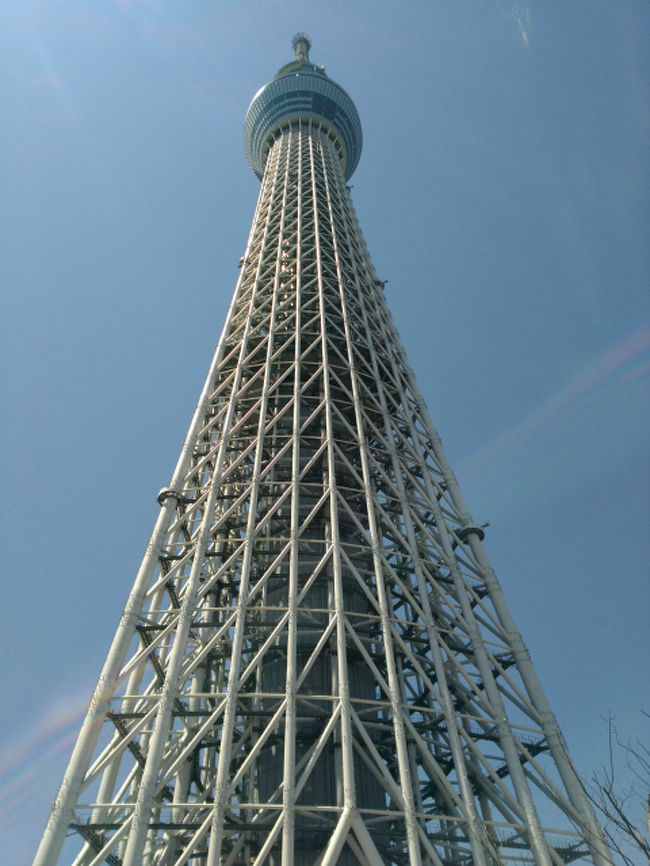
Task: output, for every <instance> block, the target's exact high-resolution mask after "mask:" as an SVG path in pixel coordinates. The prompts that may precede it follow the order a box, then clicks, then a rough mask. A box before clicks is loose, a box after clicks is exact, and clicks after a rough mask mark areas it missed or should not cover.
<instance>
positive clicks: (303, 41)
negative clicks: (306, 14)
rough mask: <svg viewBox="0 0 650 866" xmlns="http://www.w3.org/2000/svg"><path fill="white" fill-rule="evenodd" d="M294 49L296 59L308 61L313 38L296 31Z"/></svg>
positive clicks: (293, 40) (293, 42) (293, 41)
mask: <svg viewBox="0 0 650 866" xmlns="http://www.w3.org/2000/svg"><path fill="white" fill-rule="evenodd" d="M291 44H292V45H293V50H294V51H295V52H296V60H300V61H301V62H303V63H304V62H306V61H308V60H309V49H310V48H311V39H310V38H309V36H307V34H306V33H296V35H295V36H294V37H293V39H292V40H291Z"/></svg>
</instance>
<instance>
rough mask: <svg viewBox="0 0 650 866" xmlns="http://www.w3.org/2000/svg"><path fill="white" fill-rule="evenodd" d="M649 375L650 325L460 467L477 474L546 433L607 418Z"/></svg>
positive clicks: (551, 434)
mask: <svg viewBox="0 0 650 866" xmlns="http://www.w3.org/2000/svg"><path fill="white" fill-rule="evenodd" d="M649 377H650V327H645V328H643V329H641V330H638V331H635V332H634V333H632V334H629V335H627V336H626V337H625V338H623V339H621V340H620V341H619V342H618V343H616V344H615V345H614V346H612V347H611V348H610V349H608V350H607V351H605V352H604V353H603V355H601V356H600V357H599V358H597V359H596V360H594V361H593V362H592V363H591V364H590V365H589V366H588V367H587V368H586V369H584V370H583V371H582V372H581V373H579V374H578V375H577V376H576V377H575V378H574V379H573V380H572V381H571V382H569V383H568V384H567V385H565V386H564V387H563V388H561V389H560V390H559V391H558V392H557V393H556V394H554V395H553V396H552V397H550V398H549V399H548V400H546V401H545V402H544V403H543V404H542V405H540V406H538V407H537V408H536V409H534V410H533V411H532V412H531V413H530V414H529V415H528V416H527V417H525V418H524V419H522V421H521V422H520V423H519V424H517V425H515V426H514V427H513V428H511V429H510V430H505V431H504V432H503V433H502V434H501V435H500V436H498V437H497V438H496V439H495V440H493V441H492V442H490V443H488V444H487V445H486V446H485V447H484V448H481V449H479V450H478V451H476V452H475V453H474V454H472V455H470V456H469V457H467V458H465V459H464V460H461V463H460V467H459V468H460V470H461V471H462V473H463V475H464V476H465V477H470V476H475V475H477V474H478V473H479V472H480V471H481V469H482V468H483V467H485V466H486V465H488V464H490V463H492V462H494V461H495V460H496V459H497V458H498V457H499V456H500V455H502V454H503V453H504V452H506V451H509V450H513V449H515V448H516V447H530V446H531V444H532V443H533V442H534V440H535V437H537V436H539V435H540V434H542V433H543V434H544V435H545V436H546V437H547V438H550V437H555V436H559V435H563V434H566V432H567V431H568V430H569V429H572V428H576V427H579V426H584V425H585V424H586V423H587V422H588V423H590V424H591V425H593V424H595V423H601V422H603V421H606V420H607V419H608V418H610V417H611V416H612V415H613V414H614V413H615V410H616V409H617V408H620V407H624V406H626V405H630V404H631V403H633V402H636V400H637V395H638V390H639V386H640V384H641V383H642V380H644V378H645V379H647V378H649Z"/></svg>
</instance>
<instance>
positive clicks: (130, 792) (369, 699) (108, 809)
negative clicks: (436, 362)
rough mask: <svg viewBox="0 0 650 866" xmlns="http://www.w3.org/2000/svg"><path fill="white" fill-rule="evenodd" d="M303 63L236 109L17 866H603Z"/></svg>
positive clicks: (325, 91) (341, 135)
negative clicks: (25, 851)
mask: <svg viewBox="0 0 650 866" xmlns="http://www.w3.org/2000/svg"><path fill="white" fill-rule="evenodd" d="M309 47H310V46H309V40H308V39H307V37H306V36H304V35H302V34H299V35H298V36H296V37H295V38H294V48H295V51H296V59H295V61H293V62H291V63H289V64H287V65H286V66H284V67H282V69H280V71H279V72H278V74H277V75H276V76H275V78H274V79H273V80H272V81H271V82H270V83H269V84H267V85H266V86H265V87H263V88H262V89H261V90H260V91H259V92H258V94H257V95H256V96H255V98H254V99H253V102H252V103H251V106H250V108H249V109H248V114H247V116H246V122H245V132H244V140H245V148H246V152H247V156H248V159H249V161H250V163H251V166H252V168H253V170H254V171H255V173H256V174H257V175H258V177H259V178H260V179H261V182H262V185H261V191H260V196H259V200H258V204H257V209H256V212H255V216H254V219H253V225H252V229H251V233H250V237H249V241H248V245H247V247H246V251H245V255H244V257H243V259H242V262H241V271H240V276H239V280H238V282H237V286H236V289H235V294H234V298H233V301H232V305H231V307H230V311H229V313H228V317H227V320H226V324H225V327H224V330H223V334H222V336H221V339H220V341H219V344H218V347H217V350H216V354H215V357H214V360H213V362H212V365H211V368H210V370H209V373H208V377H207V381H206V384H205V387H204V389H203V392H202V394H201V396H200V399H199V402H198V406H197V409H196V412H195V414H194V417H193V419H192V422H191V426H190V429H189V433H188V435H187V438H186V440H185V443H184V445H183V448H182V451H181V455H180V458H179V461H178V464H177V466H176V469H175V471H174V474H173V477H172V480H171V483H170V486H169V487H168V488H165V489H164V490H162V491H161V493H160V495H159V497H158V501H159V503H160V506H161V510H160V514H159V517H158V520H157V523H156V525H155V528H154V531H153V535H152V537H151V540H150V543H149V545H148V547H147V551H146V554H145V557H144V560H143V562H142V565H141V568H140V571H139V572H138V575H137V577H136V580H135V584H134V587H133V590H132V592H131V595H130V597H129V600H128V602H127V604H126V607H125V609H124V612H123V615H122V618H121V621H120V624H119V626H118V629H117V633H116V635H115V639H114V641H113V645H112V646H111V649H110V651H109V654H108V658H107V660H106V663H105V666H104V669H103V671H102V673H101V676H100V679H99V683H98V686H97V689H96V691H95V694H94V696H93V698H92V701H91V704H90V708H89V710H88V715H87V718H86V720H85V722H84V725H83V728H82V730H81V733H80V735H79V739H78V741H77V745H76V747H75V749H74V752H73V755H72V758H71V761H70V765H69V767H68V771H67V773H66V775H65V778H64V781H63V784H62V786H61V789H60V792H59V795H58V797H57V800H56V802H55V804H54V807H53V810H52V814H51V817H50V820H49V822H48V825H47V828H46V831H45V834H44V837H43V841H42V843H41V847H40V848H39V852H38V854H37V856H36V860H35V864H37V866H54V864H55V863H59V862H63V861H62V860H61V859H60V858H61V857H62V856H66V857H67V856H69V855H67V854H63V855H62V853H61V852H62V847H63V845H64V840H65V837H66V835H70V834H72V836H73V837H74V838H76V839H77V840H78V845H77V846H76V849H75V852H74V854H73V855H72V856H71V858H70V859H66V860H65V862H66V863H68V862H74V864H75V866H96V864H102V863H109V864H121V866H141V864H146V866H154V864H164V866H172V864H176V866H181V864H186V863H187V864H201V866H203V864H207V866H244V864H247V866H250V864H254V866H314V864H318V866H334V864H339V866H366V864H368V866H398V864H409V866H441V864H477V866H491V864H502V863H516V862H517V863H535V864H561V863H567V862H570V861H573V860H582V861H583V862H592V863H595V864H598V866H603V864H605V863H609V862H611V861H610V858H609V855H608V852H607V850H606V848H605V846H604V845H603V843H602V841H601V835H600V831H599V829H598V826H597V823H596V821H595V818H594V816H593V813H592V811H591V808H590V806H589V802H588V800H587V798H586V796H585V794H584V791H583V788H582V786H581V785H580V782H579V780H578V778H577V776H576V774H575V771H574V769H573V767H572V764H571V762H570V759H569V757H568V753H567V751H566V747H565V745H564V742H563V739H562V736H561V733H560V731H559V729H558V726H557V723H556V722H555V720H554V717H553V715H552V713H551V711H550V709H549V706H548V704H547V701H546V699H545V697H544V694H543V692H542V690H541V688H540V686H539V683H538V681H537V678H536V676H535V672H534V670H533V666H532V664H531V661H530V658H529V656H528V653H527V651H526V648H525V646H524V644H523V642H522V640H521V637H520V636H519V633H518V632H517V629H516V627H515V625H514V622H513V619H512V617H511V614H510V613H509V611H508V608H507V607H506V604H505V602H504V599H503V595H502V592H501V588H500V586H499V584H498V582H497V580H496V578H495V576H494V573H493V571H492V569H491V568H490V566H489V564H488V561H487V558H486V556H485V553H484V551H483V547H482V543H481V542H482V538H483V530H482V529H481V527H479V526H478V525H477V524H476V523H475V522H474V521H473V520H472V518H471V517H470V516H469V513H468V511H467V508H466V506H465V504H464V502H463V499H462V497H461V494H460V491H459V489H458V486H457V483H456V480H455V477H454V475H453V473H452V471H451V469H450V468H449V465H448V463H447V461H446V459H445V456H444V454H443V451H442V448H441V444H440V440H439V438H438V436H437V434H436V432H435V430H434V428H433V425H432V424H431V421H430V419H429V416H428V414H427V410H426V408H425V405H424V402H423V400H422V397H421V395H420V393H419V391H418V389H417V385H416V383H415V380H414V377H413V374H412V372H411V370H410V368H409V366H408V363H407V361H406V357H405V354H404V351H403V349H402V347H401V345H400V341H399V338H398V336H397V333H396V331H395V327H394V325H393V323H392V320H391V317H390V314H389V312H388V309H387V306H386V302H385V299H384V295H383V291H382V288H383V287H382V283H381V282H380V281H379V280H378V279H377V276H376V274H375V271H374V269H373V265H372V262H371V260H370V257H369V254H368V252H367V249H366V246H365V243H364V240H363V237H362V234H361V230H360V228H359V225H358V222H357V219H356V216H355V212H354V208H353V205H352V202H351V199H350V195H349V190H348V187H347V186H346V180H348V179H349V178H350V176H351V175H352V172H353V171H354V169H355V167H356V165H357V163H358V160H359V156H360V152H361V141H362V139H361V125H360V122H359V117H358V114H357V111H356V109H355V107H354V105H353V103H352V101H351V100H350V98H349V97H348V95H347V94H346V93H345V92H344V91H343V90H342V89H341V88H340V87H339V86H338V85H337V84H335V83H334V82H333V81H332V80H331V79H330V78H328V77H327V76H326V74H325V72H324V70H323V68H320V67H316V66H314V65H313V64H312V63H311V62H310V61H309V55H308V51H309ZM69 847H70V841H69V840H68V842H66V843H65V849H64V850H65V851H68V850H69Z"/></svg>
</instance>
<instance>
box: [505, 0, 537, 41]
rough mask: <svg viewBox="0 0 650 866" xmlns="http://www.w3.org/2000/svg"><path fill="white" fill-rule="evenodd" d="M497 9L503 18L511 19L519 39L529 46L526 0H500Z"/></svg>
mask: <svg viewBox="0 0 650 866" xmlns="http://www.w3.org/2000/svg"><path fill="white" fill-rule="evenodd" d="M499 10H500V12H501V14H502V15H503V17H504V18H506V19H507V20H508V21H512V22H513V23H514V25H515V27H516V28H517V32H518V33H519V36H520V38H521V41H522V42H523V44H524V45H525V46H526V48H530V31H531V16H530V6H529V4H528V0H501V2H500V3H499Z"/></svg>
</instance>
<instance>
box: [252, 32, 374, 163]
mask: <svg viewBox="0 0 650 866" xmlns="http://www.w3.org/2000/svg"><path fill="white" fill-rule="evenodd" d="M292 44H293V48H294V51H295V53H296V58H295V60H292V61H291V63H287V64H286V65H285V66H283V67H282V68H281V69H280V70H279V71H278V73H277V75H276V76H275V78H274V79H273V80H272V81H269V83H268V84H265V85H264V87H262V88H261V89H260V90H258V91H257V93H256V94H255V96H254V97H253V101H252V102H251V104H250V106H249V108H248V111H247V112H246V119H245V120H244V150H245V152H246V157H247V159H248V162H249V163H250V166H251V168H252V169H253V171H254V172H255V174H256V175H257V177H258V178H259V179H260V180H261V179H262V175H263V173H264V165H265V163H266V156H267V154H268V152H269V148H270V146H271V142H272V141H273V139H274V137H275V135H276V133H277V131H278V129H279V128H280V127H282V126H283V125H284V124H286V123H287V122H288V121H291V120H297V119H298V118H311V119H312V120H316V121H318V122H320V123H321V124H322V125H323V126H324V127H326V128H327V130H328V131H329V132H330V133H331V134H332V136H333V138H334V140H335V142H336V144H337V148H338V150H339V154H340V156H341V163H342V165H343V171H344V173H345V178H346V180H348V179H349V178H350V177H352V174H353V172H354V170H355V168H356V167H357V165H358V164H359V158H360V157H361V146H362V143H363V134H362V132H361V121H360V120H359V115H358V113H357V109H356V108H355V107H354V103H353V102H352V100H351V99H350V97H349V96H348V95H347V93H346V92H345V90H343V88H342V87H339V85H338V84H336V83H335V82H334V81H332V80H331V79H330V78H328V77H327V75H326V74H325V67H324V66H315V65H314V64H313V63H311V62H310V60H309V49H310V48H311V42H310V41H309V37H308V36H307V35H306V34H304V33H297V34H296V35H295V36H294V37H293V42H292Z"/></svg>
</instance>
